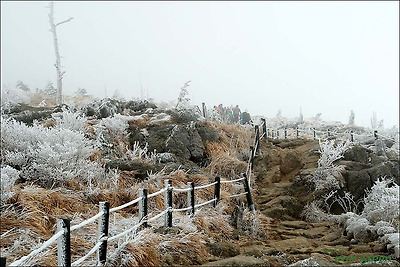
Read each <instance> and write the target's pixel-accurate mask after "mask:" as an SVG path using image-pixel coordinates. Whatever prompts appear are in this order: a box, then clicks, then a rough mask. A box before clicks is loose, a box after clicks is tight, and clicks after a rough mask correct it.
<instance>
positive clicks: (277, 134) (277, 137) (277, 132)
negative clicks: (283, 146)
mask: <svg viewBox="0 0 400 267" xmlns="http://www.w3.org/2000/svg"><path fill="white" fill-rule="evenodd" d="M276 139H279V129H276Z"/></svg>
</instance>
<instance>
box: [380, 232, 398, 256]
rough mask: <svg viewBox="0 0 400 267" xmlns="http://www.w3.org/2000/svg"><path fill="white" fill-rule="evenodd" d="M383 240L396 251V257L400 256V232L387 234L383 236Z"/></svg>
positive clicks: (387, 246) (388, 247)
mask: <svg viewBox="0 0 400 267" xmlns="http://www.w3.org/2000/svg"><path fill="white" fill-rule="evenodd" d="M382 241H383V242H384V243H385V244H387V245H386V248H387V249H388V250H389V251H391V250H393V251H394V256H395V258H399V257H400V245H399V241H400V234H399V233H392V234H385V235H384V237H383V238H382Z"/></svg>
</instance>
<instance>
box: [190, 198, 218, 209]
mask: <svg viewBox="0 0 400 267" xmlns="http://www.w3.org/2000/svg"><path fill="white" fill-rule="evenodd" d="M215 200H217V199H216V198H213V199H211V200H209V201H206V202H203V203H200V204H197V205H194V207H195V208H199V207H201V206H204V205H207V204H210V203H212V202H214V201H215Z"/></svg>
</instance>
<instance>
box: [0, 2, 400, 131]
mask: <svg viewBox="0 0 400 267" xmlns="http://www.w3.org/2000/svg"><path fill="white" fill-rule="evenodd" d="M47 5H48V3H47V2H7V1H1V83H2V85H3V84H8V85H10V86H12V87H14V86H15V84H16V82H17V81H18V80H21V81H23V82H24V83H26V84H27V85H28V86H29V87H30V88H31V89H33V90H34V89H35V88H44V87H45V86H46V84H47V82H48V81H53V83H54V84H56V82H55V81H56V71H55V68H54V63H55V55H54V47H53V40H52V34H51V32H49V28H50V26H49V23H48V13H49V9H48V8H46V6H47ZM54 8H55V19H56V22H60V21H63V20H65V19H68V18H69V17H74V19H73V20H72V21H71V22H68V23H65V24H62V25H60V26H59V27H57V33H58V38H59V45H60V53H61V55H62V56H63V57H62V65H63V66H64V70H65V71H66V74H65V76H64V79H63V82H64V93H66V94H73V92H75V91H76V90H77V89H78V87H81V88H85V89H87V90H88V92H89V93H90V94H93V95H96V96H98V97H104V96H106V95H107V96H112V95H113V93H114V91H115V90H116V89H119V91H120V92H121V93H122V94H123V95H124V96H125V97H126V98H127V99H130V98H145V97H147V96H148V97H150V98H154V99H155V100H157V101H166V102H167V101H172V100H176V99H177V97H178V95H179V91H180V88H181V87H182V86H183V84H184V83H185V82H186V81H189V80H190V81H192V82H191V85H190V87H189V93H190V97H191V99H192V101H193V104H198V105H201V102H205V103H206V104H207V105H208V106H214V105H218V104H220V103H222V104H223V105H224V106H225V105H226V106H228V105H236V104H238V105H239V106H240V107H241V108H242V110H245V109H247V110H248V111H249V112H250V113H251V114H252V115H263V116H266V117H273V116H275V115H276V114H277V112H278V110H279V109H281V110H282V115H283V116H285V117H290V118H294V117H298V116H299V113H300V108H302V111H303V114H304V117H305V118H308V117H313V116H315V115H316V114H317V113H319V112H320V113H322V119H323V120H334V121H341V122H343V123H347V122H348V118H349V115H350V110H352V109H353V110H354V112H355V115H356V117H355V123H356V124H357V125H362V126H370V122H369V121H370V118H371V116H372V113H373V112H374V111H375V112H376V113H377V116H378V119H384V122H385V127H386V128H390V127H392V126H393V125H398V124H399V115H398V114H399V26H398V25H399V3H398V2H395V1H390V2H380V1H366V2H364V1H357V2H336V1H332V2H330V1H329V2H314V1H312V2H306V1H304V2H270V1H265V2H259V1H257V2H80V1H74V2H57V1H56V2H55V3H54Z"/></svg>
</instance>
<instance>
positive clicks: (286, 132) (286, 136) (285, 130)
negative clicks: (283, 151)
mask: <svg viewBox="0 0 400 267" xmlns="http://www.w3.org/2000/svg"><path fill="white" fill-rule="evenodd" d="M285 139H287V129H286V128H285Z"/></svg>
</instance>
